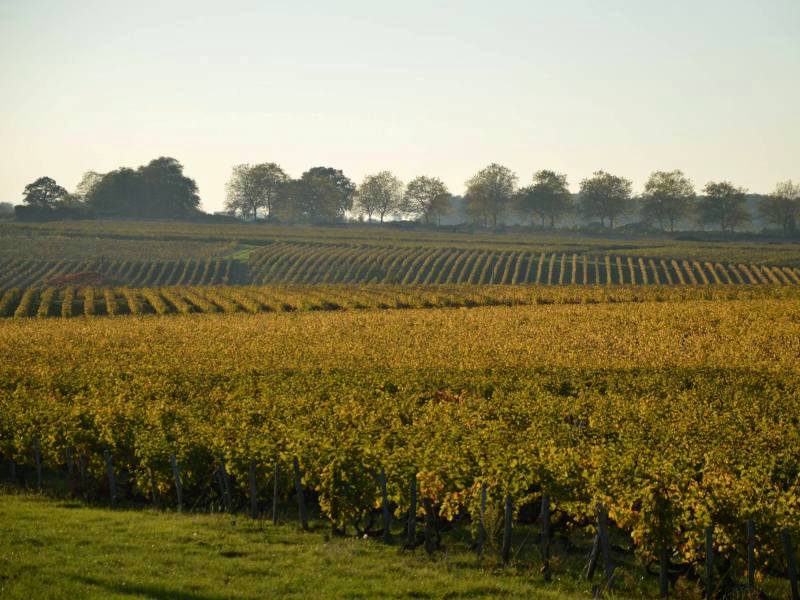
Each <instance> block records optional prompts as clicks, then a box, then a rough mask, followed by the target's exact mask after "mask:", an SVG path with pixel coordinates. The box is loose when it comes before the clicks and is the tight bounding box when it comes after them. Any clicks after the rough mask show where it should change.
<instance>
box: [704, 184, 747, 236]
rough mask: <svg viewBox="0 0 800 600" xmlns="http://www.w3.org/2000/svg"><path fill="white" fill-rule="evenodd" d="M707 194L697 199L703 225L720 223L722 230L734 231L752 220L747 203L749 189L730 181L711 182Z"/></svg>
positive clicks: (707, 187) (706, 190)
mask: <svg viewBox="0 0 800 600" xmlns="http://www.w3.org/2000/svg"><path fill="white" fill-rule="evenodd" d="M703 192H704V193H705V196H703V197H702V198H700V199H699V200H698V201H697V219H698V221H699V222H700V223H701V224H703V225H719V228H720V229H722V231H725V232H727V231H734V230H735V229H736V228H737V227H738V226H739V225H743V224H744V223H747V222H748V221H749V220H750V214H749V213H748V212H747V207H746V206H745V203H746V201H747V197H746V196H747V190H745V189H744V188H740V187H736V186H734V185H733V184H732V183H730V182H729V181H721V182H719V183H714V182H713V181H712V182H709V183H707V184H706V186H705V187H704V188H703Z"/></svg>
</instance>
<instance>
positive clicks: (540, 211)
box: [514, 170, 572, 227]
mask: <svg viewBox="0 0 800 600" xmlns="http://www.w3.org/2000/svg"><path fill="white" fill-rule="evenodd" d="M514 209H515V210H516V212H517V214H518V215H519V216H520V217H522V218H524V219H531V220H532V219H533V218H534V217H538V218H539V219H540V220H541V223H542V227H544V226H545V222H547V223H549V224H550V227H555V224H556V221H557V220H558V219H560V218H561V217H563V216H564V215H565V214H567V213H568V212H569V211H570V210H571V209H572V194H571V193H570V191H569V186H568V184H567V176H566V175H564V174H563V173H556V172H555V171H547V170H543V171H537V172H536V173H534V175H533V184H532V185H529V186H526V187H524V188H522V189H521V190H519V192H517V196H516V201H515V203H514Z"/></svg>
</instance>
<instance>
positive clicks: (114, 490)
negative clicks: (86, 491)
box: [103, 449, 117, 508]
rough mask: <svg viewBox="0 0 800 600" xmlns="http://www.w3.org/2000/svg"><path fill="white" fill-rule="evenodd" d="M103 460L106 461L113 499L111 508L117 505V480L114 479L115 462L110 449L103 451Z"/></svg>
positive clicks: (110, 492)
mask: <svg viewBox="0 0 800 600" xmlns="http://www.w3.org/2000/svg"><path fill="white" fill-rule="evenodd" d="M103 458H104V459H105V461H106V475H107V477H108V493H109V495H110V497H111V508H114V507H115V506H116V504H117V479H116V477H114V461H113V460H112V458H111V452H109V451H108V449H106V450H103Z"/></svg>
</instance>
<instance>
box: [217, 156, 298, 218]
mask: <svg viewBox="0 0 800 600" xmlns="http://www.w3.org/2000/svg"><path fill="white" fill-rule="evenodd" d="M288 180H289V178H288V176H287V175H286V173H285V172H284V171H283V169H281V168H280V166H278V165H277V164H275V163H262V164H258V165H252V166H251V165H246V164H245V165H236V166H235V167H233V173H232V174H231V178H230V180H229V181H228V183H227V185H226V191H227V197H226V199H225V209H226V210H229V211H231V212H233V213H236V212H241V213H242V216H245V215H248V216H249V215H252V216H253V221H255V220H256V216H257V215H258V210H259V209H263V210H264V211H265V212H266V214H267V220H271V219H272V218H273V216H274V212H275V205H276V204H277V202H278V200H279V197H280V194H281V193H282V191H283V186H284V185H285V184H286V182H287V181H288Z"/></svg>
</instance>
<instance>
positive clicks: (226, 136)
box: [0, 0, 800, 211]
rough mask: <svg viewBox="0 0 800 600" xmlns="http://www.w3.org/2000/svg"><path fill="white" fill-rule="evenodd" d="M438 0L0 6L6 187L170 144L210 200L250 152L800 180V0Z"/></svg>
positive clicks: (76, 173) (360, 172) (339, 161)
mask: <svg viewBox="0 0 800 600" xmlns="http://www.w3.org/2000/svg"><path fill="white" fill-rule="evenodd" d="M429 4H431V3H423V2H417V1H414V2H406V3H402V5H401V4H397V5H387V6H376V5H374V4H373V3H368V2H342V3H338V5H337V6H335V7H334V6H331V5H330V4H329V3H322V2H295V3H291V4H288V3H287V4H282V3H273V2H251V3H244V2H231V3H226V4H225V5H218V4H210V3H206V2H191V3H189V2H170V3H153V2H143V3H137V5H136V6H122V5H114V6H107V5H106V4H105V3H101V2H94V1H91V2H82V3H81V4H80V6H71V3H68V2H63V1H61V2H57V1H52V2H44V1H38V0H35V1H30V2H25V3H18V4H16V5H11V4H10V3H5V4H3V5H0V81H2V82H3V90H2V95H1V96H0V106H2V112H0V148H1V149H2V153H3V156H4V158H5V160H4V161H3V162H2V166H0V201H5V202H13V203H19V202H20V201H21V195H22V190H23V188H24V186H25V185H26V184H27V183H30V182H31V181H33V180H34V179H36V178H37V177H40V176H43V175H48V176H50V177H53V178H54V179H56V180H57V181H58V182H59V183H60V184H62V185H64V186H65V187H67V188H68V189H73V188H74V187H75V185H76V184H77V183H78V181H79V180H80V178H81V176H82V174H83V173H84V172H85V171H88V170H95V171H100V172H107V171H109V170H112V169H115V168H118V167H120V166H131V167H136V166H138V165H141V164H144V163H146V162H148V161H149V160H150V159H152V158H155V157H158V156H162V155H168V156H173V157H175V158H177V159H178V160H180V161H181V162H182V163H183V165H184V167H185V173H186V174H187V175H188V176H189V177H192V178H194V179H195V180H196V181H197V183H198V186H199V188H200V195H201V198H202V200H203V205H202V206H203V208H204V209H205V210H208V211H214V210H220V209H221V208H222V203H223V200H224V192H225V189H224V186H225V182H226V181H227V179H228V177H229V175H230V172H231V168H232V167H233V165H235V164H238V163H245V162H250V163H255V162H277V163H279V164H280V165H281V166H282V167H283V168H284V169H285V170H286V171H287V172H288V173H289V174H290V175H292V176H299V175H300V174H301V173H302V172H303V171H304V170H306V169H307V168H309V167H312V166H318V165H325V166H333V167H336V168H340V169H342V170H344V172H345V173H346V174H347V175H348V176H349V177H351V178H352V179H353V180H354V181H356V182H359V181H360V180H361V179H362V178H363V176H364V175H366V174H369V173H374V172H376V171H380V170H385V169H388V170H391V171H393V172H394V173H395V174H396V175H398V176H399V177H400V178H402V179H403V180H404V181H408V180H409V179H411V178H413V177H415V176H417V175H421V174H427V175H436V176H439V177H441V178H442V179H443V180H444V181H445V182H446V183H447V184H448V186H450V189H451V191H452V192H453V193H456V194H459V193H461V192H462V191H463V187H464V185H463V184H464V181H465V180H466V179H467V178H469V177H470V176H472V175H473V174H474V173H475V172H476V171H478V170H479V169H480V168H482V167H484V166H486V165H487V164H488V163H491V162H499V163H502V164H504V165H506V166H508V167H509V168H511V169H513V170H514V171H516V172H517V174H518V175H519V177H520V182H522V183H524V182H527V181H529V180H530V178H531V175H532V173H533V172H534V171H535V170H538V169H544V168H548V169H555V170H558V171H561V172H564V173H567V174H568V176H569V181H570V187H571V188H572V190H573V191H577V187H578V183H579V182H580V180H581V179H583V178H584V177H587V176H589V175H591V173H592V172H593V171H595V170H598V169H604V170H607V171H610V172H612V173H615V174H618V175H623V176H625V177H628V178H630V179H632V180H633V182H634V187H635V189H636V190H639V189H641V186H642V185H643V183H644V181H645V179H646V178H647V176H648V175H649V174H650V173H651V172H652V171H655V170H672V169H682V170H683V171H684V172H685V173H686V174H687V175H688V176H689V177H691V178H692V180H693V181H694V183H695V185H696V187H697V188H698V189H699V188H701V187H702V186H703V185H704V184H705V183H706V182H707V181H709V180H721V179H727V180H731V181H732V182H733V183H735V184H737V185H741V186H744V187H746V188H748V189H749V190H750V191H752V192H758V193H768V192H770V191H771V190H772V189H773V187H774V186H775V184H776V183H777V182H778V181H780V180H785V179H795V180H798V179H800V164H799V163H798V161H797V157H798V156H800V110H798V108H797V107H798V106H800V82H799V81H798V78H797V76H796V75H794V76H793V75H791V73H793V72H795V73H796V72H797V70H798V66H800V36H799V35H798V31H800V3H798V2H797V1H796V0H774V1H771V2H764V3H756V2H746V1H727V2H722V1H717V0H714V1H704V2H688V1H678V2H672V3H670V4H669V5H668V6H664V5H663V3H660V2H651V1H642V2H622V1H619V0H618V1H611V2H604V3H602V6H601V5H600V3H594V2H590V1H578V0H571V1H565V2H559V3H553V2H500V3H495V4H492V5H486V4H485V3H474V2H437V3H435V4H434V5H433V6H430V5H429Z"/></svg>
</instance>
